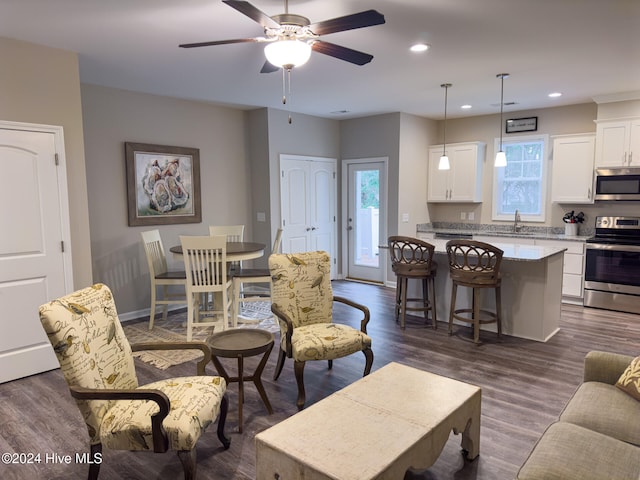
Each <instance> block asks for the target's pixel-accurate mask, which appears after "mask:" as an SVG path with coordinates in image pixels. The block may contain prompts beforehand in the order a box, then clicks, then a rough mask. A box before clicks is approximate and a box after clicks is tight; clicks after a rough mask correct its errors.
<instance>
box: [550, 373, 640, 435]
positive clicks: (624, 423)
mask: <svg viewBox="0 0 640 480" xmlns="http://www.w3.org/2000/svg"><path fill="white" fill-rule="evenodd" d="M560 420H561V421H563V422H569V423H573V424H575V425H580V426H582V427H585V428H588V429H589V430H593V431H596V432H600V433H602V434H604V435H608V436H610V437H613V438H617V439H618V440H622V441H623V442H628V443H633V444H634V445H639V446H640V402H638V401H637V400H634V399H633V398H631V397H630V396H629V395H627V394H626V393H624V392H622V391H621V390H620V389H618V388H616V387H615V386H613V385H609V384H606V383H601V382H585V383H583V384H582V385H580V387H578V390H577V391H576V393H575V394H574V396H573V398H572V399H571V401H569V403H568V404H567V406H566V407H565V408H564V411H563V412H562V414H561V415H560Z"/></svg>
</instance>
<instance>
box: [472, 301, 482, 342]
mask: <svg viewBox="0 0 640 480" xmlns="http://www.w3.org/2000/svg"><path fill="white" fill-rule="evenodd" d="M473 343H475V344H476V345H480V289H479V288H474V289H473Z"/></svg>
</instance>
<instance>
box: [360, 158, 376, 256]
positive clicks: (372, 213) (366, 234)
mask: <svg viewBox="0 0 640 480" xmlns="http://www.w3.org/2000/svg"><path fill="white" fill-rule="evenodd" d="M355 183H356V185H355V187H356V189H355V193H356V222H355V223H356V225H355V234H356V239H355V240H356V241H355V250H356V251H355V264H356V265H360V266H369V267H376V268H377V267H378V266H379V261H380V256H379V254H378V238H379V233H378V232H379V230H380V210H379V204H380V172H379V170H360V171H357V172H356V175H355Z"/></svg>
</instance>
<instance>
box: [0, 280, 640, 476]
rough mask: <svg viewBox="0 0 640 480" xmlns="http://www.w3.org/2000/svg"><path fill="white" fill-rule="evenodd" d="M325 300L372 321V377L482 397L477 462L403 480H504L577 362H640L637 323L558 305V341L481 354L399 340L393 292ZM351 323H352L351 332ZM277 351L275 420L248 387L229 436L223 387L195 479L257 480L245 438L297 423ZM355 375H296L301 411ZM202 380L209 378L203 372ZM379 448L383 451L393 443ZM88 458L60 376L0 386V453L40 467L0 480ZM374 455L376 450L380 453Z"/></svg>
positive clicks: (576, 379) (112, 466)
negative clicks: (302, 391) (409, 377)
mask: <svg viewBox="0 0 640 480" xmlns="http://www.w3.org/2000/svg"><path fill="white" fill-rule="evenodd" d="M334 293H335V294H338V295H341V296H345V297H348V298H352V299H354V300H356V301H360V302H362V303H364V304H365V305H367V306H369V308H370V309H371V322H370V324H369V327H370V328H369V334H370V336H371V337H372V338H373V350H374V353H375V360H374V364H373V370H376V369H378V368H380V367H382V366H383V365H385V364H386V363H388V362H392V361H396V362H400V363H404V364H407V365H410V366H413V367H416V368H420V369H423V370H427V371H430V372H434V373H437V374H441V375H446V376H449V377H452V378H455V379H458V380H462V381H465V382H469V383H473V384H476V385H479V386H480V387H482V429H481V443H480V456H479V457H478V459H476V460H475V461H473V462H468V461H466V460H464V458H463V457H462V455H461V454H460V437H459V436H456V435H454V434H451V436H450V439H449V442H448V443H447V445H446V446H445V448H444V451H443V452H442V455H441V456H440V458H439V460H438V461H437V463H436V464H435V465H434V466H433V467H432V468H431V469H429V470H428V471H424V472H415V473H411V474H408V475H407V478H411V479H431V480H435V479H438V480H445V479H456V480H465V479H476V480H500V479H512V478H514V477H515V474H516V472H517V470H518V468H519V466H520V465H521V464H522V463H523V462H524V460H525V458H526V456H527V455H528V453H529V451H530V450H531V448H532V447H533V445H534V443H535V442H536V440H537V439H538V437H539V436H540V435H541V434H542V432H543V431H544V430H545V428H546V427H547V426H548V425H549V424H550V423H552V422H553V421H554V420H555V419H556V418H557V417H558V415H559V414H560V412H561V410H562V408H563V406H564V405H565V403H566V402H567V400H568V399H569V398H570V396H571V395H572V394H573V392H574V390H575V389H576V387H577V386H578V385H579V384H580V382H581V379H582V365H583V358H584V355H585V354H586V353H587V352H588V351H590V350H608V351H614V352H619V353H625V354H630V355H638V354H640V316H637V315H630V314H624V313H616V312H610V311H605V310H595V309H588V308H582V307H579V306H572V305H564V306H563V311H562V322H561V330H560V332H559V333H558V334H556V335H555V336H554V337H553V338H552V339H551V340H550V341H549V342H547V343H540V342H534V341H528V340H522V339H518V338H513V337H506V336H505V337H503V339H502V340H497V338H496V336H495V334H493V333H491V332H483V335H482V338H483V339H484V340H485V343H484V344H483V345H481V346H479V347H478V346H475V345H474V344H473V343H471V342H468V341H465V340H463V339H461V338H459V337H457V336H453V337H449V336H448V335H447V329H446V324H445V323H444V322H442V321H441V322H439V325H438V329H437V330H436V331H434V330H432V328H431V326H425V325H424V321H423V319H421V318H418V317H409V318H408V320H407V328H406V330H404V331H403V330H401V329H400V328H399V327H398V325H396V323H395V321H394V318H393V298H394V294H395V291H394V290H392V289H389V288H385V287H377V286H372V285H365V284H359V283H353V282H345V281H339V282H334ZM504 301H508V299H504ZM343 311H344V308H339V309H338V310H337V311H336V318H339V317H340V313H341V312H343ZM354 318H355V317H351V319H350V320H351V321H353V320H354ZM440 320H444V319H443V318H441V319H440ZM145 321H146V320H145ZM355 323H356V322H355V321H353V324H354V326H355ZM462 330H463V333H466V332H464V330H465V329H462ZM275 350H276V349H274V351H273V352H272V354H271V357H270V359H269V363H268V364H267V367H266V369H265V371H264V375H263V379H264V384H265V389H266V391H267V395H268V396H269V398H270V400H271V404H272V405H273V409H274V413H273V414H272V415H268V414H267V412H266V410H265V408H264V406H263V404H262V403H261V400H260V398H259V395H258V393H257V392H256V391H255V389H254V388H253V386H252V385H251V384H249V385H247V388H246V399H245V407H244V433H243V434H239V433H237V398H238V396H237V384H232V385H231V386H230V388H229V389H228V396H229V401H230V410H229V416H228V419H227V432H228V435H229V436H230V437H231V448H230V449H229V450H226V451H225V450H223V449H222V447H221V445H220V443H219V441H218V439H217V437H216V434H215V428H213V427H212V428H209V430H208V431H207V432H206V433H205V435H204V436H203V438H201V440H200V442H199V443H198V447H197V452H198V453H197V454H198V477H199V478H200V479H222V480H227V479H253V478H255V448H254V441H253V437H254V435H255V434H256V433H257V432H260V431H262V430H264V429H266V428H268V427H269V426H271V425H274V424H276V423H277V422H280V421H281V420H283V419H285V418H287V417H289V416H291V415H293V414H295V413H296V411H297V410H296V407H295V399H296V386H295V380H294V376H293V365H292V361H291V360H290V359H288V360H287V363H286V364H285V368H284V370H283V372H282V374H281V376H280V378H279V380H278V381H277V382H273V381H272V376H273V371H274V367H275V362H276V359H277V353H276V351H275ZM250 361H251V359H248V360H247V365H246V368H247V370H250V369H251V368H253V366H254V365H253V364H252V363H250ZM136 362H137V367H138V375H139V378H140V382H141V383H147V382H150V381H152V380H155V379H159V378H163V376H164V375H170V376H178V375H191V374H194V373H195V365H193V364H185V365H179V366H175V367H171V368H170V369H169V370H167V371H166V372H162V371H160V370H158V369H156V368H154V367H152V366H149V365H147V364H145V363H142V362H138V361H136ZM230 368H233V367H230ZM363 368H364V356H363V355H359V354H356V355H352V356H350V357H348V358H345V359H340V360H336V361H335V362H334V367H333V370H331V371H328V370H327V368H326V362H312V363H310V364H308V365H307V367H306V369H305V378H306V386H307V405H310V404H313V403H315V402H317V401H319V400H321V399H322V398H324V397H325V396H327V395H328V394H330V393H332V392H335V391H337V390H339V389H340V388H342V387H344V386H346V385H348V384H350V383H352V382H354V381H356V380H357V379H358V378H360V376H361V375H362V369H363ZM207 369H208V372H209V373H210V374H215V370H214V368H213V366H212V365H210V366H209V367H207ZM309 434H310V435H313V432H309ZM388 441H389V442H393V438H389V439H388ZM87 447H88V436H87V431H86V428H85V426H84V424H83V422H82V420H81V417H80V413H79V411H78V409H77V408H76V406H75V403H74V401H73V400H72V398H71V397H70V395H69V393H68V390H67V387H66V384H65V381H64V379H63V377H62V375H61V373H60V371H59V370H54V371H51V372H47V373H43V374H40V375H34V376H32V377H28V378H24V379H20V380H16V381H13V382H9V383H5V384H2V385H0V453H4V452H16V453H27V454H28V453H34V454H37V453H40V454H41V459H42V460H41V463H39V464H32V465H4V464H0V478H1V479H3V480H5V479H36V478H39V479H40V478H42V479H81V478H86V474H87V469H88V466H87V465H83V464H79V463H76V462H75V458H74V457H75V455H76V453H79V454H82V453H83V452H86V451H87ZM379 448H381V449H382V448H385V446H384V444H381V445H380V446H379ZM46 454H57V455H61V456H62V455H70V456H71V457H72V461H71V463H70V464H60V463H54V462H53V461H45V455H46ZM100 478H101V479H103V480H116V479H145V480H150V479H163V480H164V479H179V478H182V467H181V464H180V462H179V460H178V457H177V456H176V455H175V454H173V453H171V452H168V453H166V454H153V453H147V452H137V453H132V452H120V451H109V450H106V449H105V451H104V460H103V463H102V467H101V473H100ZM282 480H297V479H282ZM353 480H356V479H353Z"/></svg>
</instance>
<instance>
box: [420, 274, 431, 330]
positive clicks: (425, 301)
mask: <svg viewBox="0 0 640 480" xmlns="http://www.w3.org/2000/svg"><path fill="white" fill-rule="evenodd" d="M422 308H424V323H428V322H429V291H428V289H427V279H426V278H423V279H422Z"/></svg>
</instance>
